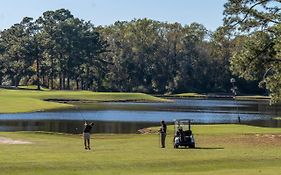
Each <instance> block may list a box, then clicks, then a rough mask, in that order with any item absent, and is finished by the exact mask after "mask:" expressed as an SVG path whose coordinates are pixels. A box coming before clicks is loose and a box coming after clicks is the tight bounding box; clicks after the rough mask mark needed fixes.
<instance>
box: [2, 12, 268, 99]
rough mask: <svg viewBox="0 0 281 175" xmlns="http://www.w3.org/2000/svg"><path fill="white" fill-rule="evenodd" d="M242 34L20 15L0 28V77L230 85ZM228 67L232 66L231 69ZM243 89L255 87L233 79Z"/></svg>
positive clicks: (22, 81) (83, 84) (132, 87)
mask: <svg viewBox="0 0 281 175" xmlns="http://www.w3.org/2000/svg"><path fill="white" fill-rule="evenodd" d="M242 39H243V38H242V37H237V38H233V37H229V36H228V35H227V34H226V32H225V30H223V29H222V28H219V29H218V30H217V31H214V32H211V31H208V30H207V29H206V28H205V27H204V26H203V25H201V24H198V23H192V24H190V25H181V24H179V23H167V22H159V21H155V20H150V19H146V18H145V19H134V20H132V21H117V22H115V23H114V24H112V25H109V26H97V27H95V26H94V25H93V24H92V23H91V22H89V21H84V20H82V19H79V18H76V17H74V16H73V15H72V14H71V12H70V11H69V10H66V9H59V10H55V11H47V12H44V13H43V15H42V16H40V17H39V18H38V19H35V20H34V19H32V18H29V17H25V18H23V20H22V21H21V22H19V23H18V24H14V25H13V26H11V27H10V28H8V29H5V30H3V31H1V32H0V84H1V85H11V86H16V87H17V86H19V85H31V84H33V85H37V87H38V89H40V87H42V86H43V87H46V88H49V89H62V90H65V89H87V90H94V91H121V92H146V93H156V94H165V93H181V92H202V93H204V92H229V91H230V88H231V84H230V82H229V80H230V78H231V77H233V75H232V74H231V71H230V69H229V68H230V59H231V56H232V53H233V52H235V51H237V49H239V47H240V46H241V40H242ZM232 69H233V70H234V68H232ZM238 85H240V87H239V89H240V91H241V92H244V93H262V92H263V91H262V90H261V89H259V88H258V87H257V81H245V80H243V79H239V81H238Z"/></svg>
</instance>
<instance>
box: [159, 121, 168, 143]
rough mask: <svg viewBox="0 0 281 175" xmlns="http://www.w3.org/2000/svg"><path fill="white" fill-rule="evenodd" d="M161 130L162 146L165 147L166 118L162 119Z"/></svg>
mask: <svg viewBox="0 0 281 175" xmlns="http://www.w3.org/2000/svg"><path fill="white" fill-rule="evenodd" d="M159 132H160V139H161V148H165V140H166V132H167V125H166V123H165V122H164V120H162V121H161V128H160V130H159Z"/></svg>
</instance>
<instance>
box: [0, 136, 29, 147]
mask: <svg viewBox="0 0 281 175" xmlns="http://www.w3.org/2000/svg"><path fill="white" fill-rule="evenodd" d="M0 144H13V145H14V144H31V142H28V141H23V140H13V139H10V138H6V137H0Z"/></svg>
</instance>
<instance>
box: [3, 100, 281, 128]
mask: <svg viewBox="0 0 281 175" xmlns="http://www.w3.org/2000/svg"><path fill="white" fill-rule="evenodd" d="M100 105H103V106H105V108H104V110H99V111H61V112H38V113H25V114H0V131H18V130H29V131H30V130H31V131H34V130H35V131H36V130H42V131H55V132H69V133H80V132H81V131H82V127H83V123H84V121H85V120H87V121H95V122H96V127H95V129H94V132H99V133H136V132H137V130H138V129H141V128H144V127H149V126H155V125H158V124H159V121H160V120H165V121H167V122H170V123H172V122H173V121H174V120H175V119H191V120H192V121H193V122H194V123H237V122H238V116H239V117H240V118H241V121H242V123H245V124H251V125H259V126H272V127H280V126H281V125H280V122H279V121H277V120H272V118H275V117H278V116H279V115H280V105H274V106H269V105H268V101H233V100H190V99H189V100H184V99H179V100H176V102H175V103H123V102H120V103H103V104H100ZM138 108H139V109H141V110H136V109H138ZM116 109H118V110H116Z"/></svg>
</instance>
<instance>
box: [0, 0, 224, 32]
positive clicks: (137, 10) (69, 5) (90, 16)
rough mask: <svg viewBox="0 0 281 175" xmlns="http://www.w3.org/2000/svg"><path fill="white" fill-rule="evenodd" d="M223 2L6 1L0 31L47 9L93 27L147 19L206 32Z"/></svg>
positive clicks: (0, 10) (1, 10) (217, 19)
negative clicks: (198, 27) (66, 11)
mask: <svg viewBox="0 0 281 175" xmlns="http://www.w3.org/2000/svg"><path fill="white" fill-rule="evenodd" d="M225 2H226V0H79V1H78V0H6V2H2V3H1V6H0V30H3V29H5V28H8V27H10V26H11V25H12V24H15V23H17V22H20V21H21V19H22V18H23V17H25V16H30V17H33V18H38V17H39V16H41V15H42V13H43V12H45V11H47V10H56V9H59V8H66V9H69V10H70V11H71V12H72V14H73V15H74V16H75V17H78V18H82V19H84V20H87V21H89V20H90V21H92V23H94V24H95V25H110V24H112V23H114V22H115V21H117V20H120V21H122V20H126V21H129V20H132V19H134V18H145V17H147V18H150V19H153V20H158V21H164V22H179V23H181V24H183V25H184V24H190V23H192V22H198V23H201V24H203V25H204V26H205V27H206V28H207V29H209V30H215V29H216V28H217V27H218V26H220V25H222V18H223V15H222V13H223V4H224V3H225Z"/></svg>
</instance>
